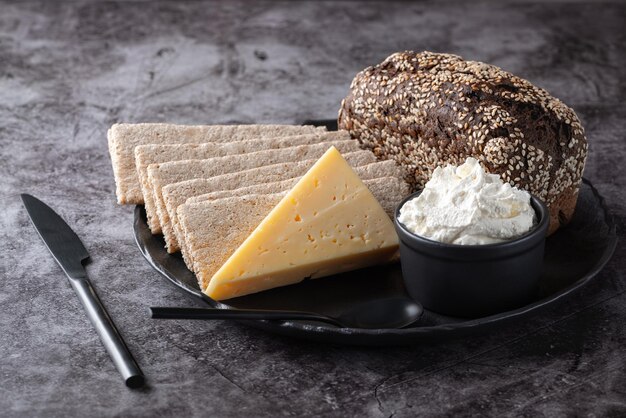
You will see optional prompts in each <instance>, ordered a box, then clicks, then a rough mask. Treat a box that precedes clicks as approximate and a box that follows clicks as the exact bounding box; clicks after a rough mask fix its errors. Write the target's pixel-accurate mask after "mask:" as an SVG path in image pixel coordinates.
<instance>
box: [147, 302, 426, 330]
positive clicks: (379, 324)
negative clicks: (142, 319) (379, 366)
mask: <svg viewBox="0 0 626 418" xmlns="http://www.w3.org/2000/svg"><path fill="white" fill-rule="evenodd" d="M423 311H424V310H423V308H422V306H421V305H420V304H419V303H417V302H415V301H413V300H411V299H408V298H403V297H392V298H385V299H379V300H375V301H372V302H366V303H362V304H359V305H356V306H354V307H353V308H351V309H349V310H347V311H345V312H343V313H342V314H340V315H338V316H336V317H330V316H326V315H321V314H317V313H313V312H298V311H272V310H255V309H216V308H179V307H152V308H150V313H151V317H152V318H154V319H237V320H283V321H285V320H307V321H319V322H324V323H328V324H332V325H335V326H337V327H340V328H365V329H390V328H404V327H406V326H408V325H411V324H412V323H415V322H416V321H417V320H418V319H419V318H420V317H421V315H422V313H423Z"/></svg>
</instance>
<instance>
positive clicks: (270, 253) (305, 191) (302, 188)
mask: <svg viewBox="0 0 626 418" xmlns="http://www.w3.org/2000/svg"><path fill="white" fill-rule="evenodd" d="M397 251H398V237H397V235H396V232H395V230H394V227H393V223H392V222H391V220H390V219H389V216H388V215H387V214H386V213H385V211H384V209H383V208H382V207H381V206H380V204H379V203H378V201H377V200H376V198H375V197H374V196H373V195H372V193H371V192H370V191H369V190H368V189H367V187H366V186H365V185H364V184H363V182H362V181H361V180H360V179H359V177H358V176H357V174H356V173H355V172H354V171H353V170H352V168H351V167H350V165H349V164H348V163H347V162H346V160H344V159H343V157H342V156H341V154H340V153H339V151H337V149H336V148H334V147H331V148H330V149H329V150H328V151H327V152H326V153H325V154H324V155H323V156H322V158H320V159H319V161H317V162H316V163H315V165H314V166H313V167H311V169H310V170H309V171H308V172H307V173H306V174H305V175H304V176H303V177H302V178H301V179H300V181H298V183H296V185H295V186H294V188H293V189H291V190H290V191H289V192H288V193H287V195H286V196H285V197H284V198H283V199H282V200H281V201H280V203H278V205H276V207H275V208H274V209H272V211H271V212H270V213H269V214H268V215H267V217H266V218H265V219H264V220H263V221H262V222H261V223H260V224H259V226H258V227H257V228H256V229H255V230H254V231H253V232H252V234H251V235H250V236H249V237H248V238H247V239H246V240H245V241H244V242H243V243H242V244H241V246H240V247H239V248H238V249H237V250H236V251H235V252H234V253H233V254H232V255H231V256H230V258H229V259H228V260H227V261H226V263H225V264H224V265H223V266H222V267H221V268H220V269H219V270H218V271H217V272H216V273H215V274H214V275H213V277H212V278H211V281H210V282H209V285H208V286H207V288H206V289H205V293H206V294H207V295H208V296H209V297H211V298H213V299H215V300H224V299H230V298H233V297H237V296H242V295H247V294H250V293H255V292H260V291H262V290H266V289H271V288H274V287H279V286H285V285H289V284H293V283H298V282H300V281H302V280H304V279H305V278H307V277H310V278H318V277H324V276H329V275H332V274H337V273H341V272H345V271H349V270H354V269H358V268H362V267H367V266H371V265H374V264H381V263H385V262H389V261H391V260H394V259H395V258H396V254H397Z"/></svg>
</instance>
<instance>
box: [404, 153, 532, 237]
mask: <svg viewBox="0 0 626 418" xmlns="http://www.w3.org/2000/svg"><path fill="white" fill-rule="evenodd" d="M398 220H399V221H400V222H401V223H402V224H404V225H405V226H406V228H407V229H409V230H410V231H411V232H413V233H414V234H417V235H420V236H422V237H425V238H429V239H432V240H434V241H439V242H443V243H448V244H461V245H482V244H493V243H498V242H504V241H509V240H511V239H514V238H517V237H519V236H520V235H523V234H524V233H526V232H528V231H529V230H530V229H531V228H532V227H533V225H534V224H535V222H536V216H535V211H534V210H533V208H532V207H531V205H530V194H529V193H528V192H527V191H525V190H520V189H518V188H516V187H512V186H511V185H510V184H509V183H504V182H503V181H502V179H500V176H498V175H496V174H489V173H486V172H485V171H484V170H483V168H482V167H481V166H480V164H479V163H478V161H477V160H476V159H475V158H471V157H470V158H468V159H467V160H466V161H465V163H463V164H462V165H460V166H458V167H455V166H452V165H448V166H446V167H438V168H436V169H435V171H434V172H433V175H432V177H431V179H430V181H428V183H426V186H425V187H424V190H423V191H422V193H421V194H420V195H419V196H418V197H416V198H414V199H411V200H409V201H408V202H406V203H405V204H404V205H403V206H402V208H401V209H400V216H399V217H398Z"/></svg>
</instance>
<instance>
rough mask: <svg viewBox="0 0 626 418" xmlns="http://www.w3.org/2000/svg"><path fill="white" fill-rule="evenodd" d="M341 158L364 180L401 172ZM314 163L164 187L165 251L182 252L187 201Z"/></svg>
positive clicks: (361, 158)
mask: <svg viewBox="0 0 626 418" xmlns="http://www.w3.org/2000/svg"><path fill="white" fill-rule="evenodd" d="M344 157H345V159H346V161H347V162H348V163H349V164H350V165H351V166H352V167H353V168H354V169H355V171H356V172H357V174H359V176H360V177H361V178H363V179H365V178H368V179H371V178H377V177H385V176H399V173H400V168H399V167H398V166H397V165H396V163H395V162H393V161H382V162H376V163H374V161H375V160H376V157H374V155H373V154H372V153H371V152H369V151H366V152H362V151H357V152H349V153H346V154H344ZM316 161H317V159H311V160H304V161H297V162H292V163H278V164H271V165H267V166H262V167H257V168H251V169H248V170H244V171H240V172H236V173H228V174H222V175H219V176H215V177H210V178H200V179H192V180H186V181H182V182H179V183H173V184H168V185H166V186H164V187H163V189H162V190H161V193H162V195H163V202H164V203H165V209H166V211H167V214H168V217H169V222H168V223H167V224H165V225H163V228H162V230H163V237H164V238H165V244H166V249H167V251H168V252H169V253H175V252H177V251H180V250H181V242H182V238H181V236H182V232H181V230H180V227H179V225H178V216H177V214H176V209H177V208H178V206H180V205H182V204H183V203H185V202H186V201H187V200H188V199H189V198H193V197H194V196H198V195H203V194H207V193H211V192H214V191H217V190H232V189H237V188H240V187H246V186H250V185H255V184H260V183H269V182H275V181H280V180H283V179H287V178H293V177H299V176H301V175H302V174H304V173H305V172H306V171H307V170H308V169H309V168H311V167H312V166H313V164H315V162H316ZM389 163H390V164H389Z"/></svg>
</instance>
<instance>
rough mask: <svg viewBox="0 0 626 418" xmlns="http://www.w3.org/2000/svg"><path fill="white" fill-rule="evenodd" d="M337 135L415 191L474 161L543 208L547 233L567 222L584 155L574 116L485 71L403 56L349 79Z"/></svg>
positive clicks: (427, 56) (443, 58) (456, 60)
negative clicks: (396, 172) (398, 170)
mask: <svg viewBox="0 0 626 418" xmlns="http://www.w3.org/2000/svg"><path fill="white" fill-rule="evenodd" d="M338 124H339V128H340V129H345V130H348V131H349V132H350V134H351V135H352V137H353V138H355V139H357V140H358V141H359V142H360V143H361V144H362V146H363V147H365V148H367V149H371V150H372V151H373V152H374V153H375V154H376V155H377V156H378V157H379V158H380V159H394V160H396V161H397V162H398V163H399V164H400V165H401V166H402V167H403V168H404V169H405V175H406V179H407V181H408V182H409V183H410V184H411V187H412V189H413V190H417V189H420V188H422V187H423V186H424V184H425V183H426V182H427V181H428V179H429V178H430V176H431V174H432V172H433V170H434V169H435V168H436V167H438V166H441V165H445V164H446V163H451V164H455V165H459V164H461V163H463V162H464V161H465V159H466V158H467V157H470V156H471V157H474V158H476V159H477V160H478V161H480V163H481V165H482V166H483V167H484V168H485V169H486V170H487V171H489V172H491V173H495V174H499V175H500V176H501V177H502V179H503V180H504V181H505V182H509V183H510V184H511V185H514V186H517V187H519V188H522V189H525V190H528V191H530V192H531V193H533V194H535V195H536V196H538V197H539V198H541V199H542V200H543V201H544V202H545V203H546V204H547V206H548V207H549V209H550V230H549V232H550V233H552V232H554V231H555V230H556V229H557V228H558V227H559V225H560V224H561V225H562V224H565V223H567V222H568V221H569V220H570V219H571V217H572V215H573V213H574V208H575V205H576V199H577V196H578V190H579V187H580V183H581V179H582V173H583V168H584V165H585V159H586V155H587V141H586V138H585V134H584V130H583V127H582V126H581V123H580V121H579V119H578V117H577V116H576V114H575V113H574V111H573V110H572V109H571V108H569V107H567V106H566V105H565V104H563V103H562V102H561V101H559V100H558V99H556V98H554V97H552V96H551V95H550V94H548V93H547V92H546V91H545V90H543V89H541V88H538V87H535V86H534V85H532V84H531V83H530V82H528V81H526V80H524V79H521V78H519V77H516V76H514V75H512V74H510V73H508V72H506V71H503V70H502V69H500V68H498V67H495V66H493V65H488V64H484V63H481V62H475V61H465V60H463V59H462V58H460V57H458V56H455V55H449V54H437V53H432V52H421V53H414V52H410V51H407V52H402V53H396V54H393V55H391V56H390V57H388V58H387V59H385V60H384V61H383V62H382V63H380V64H378V65H376V66H373V67H369V68H366V69H365V70H363V71H362V72H360V73H359V74H357V75H356V77H355V78H354V80H353V81H352V84H351V86H350V93H349V94H348V96H347V97H346V98H345V99H344V100H343V101H342V104H341V109H340V110H339V118H338Z"/></svg>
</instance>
